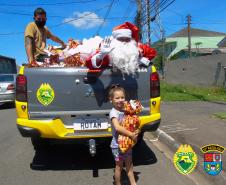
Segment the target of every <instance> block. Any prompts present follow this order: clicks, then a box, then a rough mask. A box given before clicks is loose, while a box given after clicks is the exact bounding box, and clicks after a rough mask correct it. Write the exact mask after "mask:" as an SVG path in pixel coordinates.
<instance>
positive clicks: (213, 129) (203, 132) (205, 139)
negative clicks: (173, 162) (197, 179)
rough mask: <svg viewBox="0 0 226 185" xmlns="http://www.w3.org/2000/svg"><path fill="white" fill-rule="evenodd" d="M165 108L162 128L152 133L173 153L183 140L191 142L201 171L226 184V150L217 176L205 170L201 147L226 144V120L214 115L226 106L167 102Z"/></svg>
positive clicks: (152, 135)
mask: <svg viewBox="0 0 226 185" xmlns="http://www.w3.org/2000/svg"><path fill="white" fill-rule="evenodd" d="M161 109H162V110H161V113H162V122H161V125H160V128H159V130H157V131H156V132H154V133H150V135H151V137H152V138H155V139H156V140H159V141H160V142H162V143H164V144H165V145H167V146H168V147H169V148H170V150H172V152H173V153H175V152H176V151H177V149H178V147H179V145H180V144H189V145H191V146H192V148H193V150H194V151H195V152H196V154H197V155H198V159H199V163H198V166H197V169H198V171H199V172H200V173H202V175H205V176H206V178H208V179H209V180H210V181H213V182H215V183H216V184H221V183H222V182H224V183H223V184H226V174H225V171H226V151H225V152H224V153H223V155H222V161H223V170H222V172H221V173H220V174H219V175H217V176H215V177H213V176H210V175H208V174H206V173H205V172H204V170H203V153H202V152H201V149H200V148H201V147H202V146H204V145H208V144H219V145H221V146H224V147H226V134H225V133H226V121H223V120H220V119H217V118H215V117H214V116H213V114H214V113H216V112H222V111H226V106H225V105H222V104H217V103H208V102H169V103H166V102H163V103H162V107H161ZM155 139H154V140H155ZM154 140H153V141H154ZM215 183H214V184H215Z"/></svg>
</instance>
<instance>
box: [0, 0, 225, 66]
mask: <svg viewBox="0 0 226 185" xmlns="http://www.w3.org/2000/svg"><path fill="white" fill-rule="evenodd" d="M143 1H145V0H143ZM159 1H160V2H162V6H160V14H159V15H160V16H159V19H157V20H158V23H159V24H156V22H151V41H152V42H155V41H157V40H158V39H160V38H161V36H160V29H159V27H158V25H161V28H162V29H164V30H165V35H166V37H167V36H169V35H171V34H172V33H174V32H176V31H179V30H180V29H182V28H184V27H186V26H187V21H186V16H187V15H188V14H190V15H191V27H193V28H199V29H205V30H210V31H217V32H224V33H226V11H225V9H226V1H225V0H223V1H222V0H214V1H213V0H174V1H173V0H159ZM164 1H165V4H164ZM155 2H156V0H150V4H151V5H154V3H155ZM170 2H172V4H170V5H169V6H168V7H166V8H165V6H166V5H167V4H169V3H170ZM37 7H42V8H44V9H45V10H46V12H47V18H48V20H47V23H46V26H47V27H48V28H49V30H50V31H51V32H52V33H53V34H54V35H56V36H58V37H59V38H60V39H62V40H63V41H64V42H67V41H68V39H69V38H73V39H77V40H82V39H84V38H91V37H93V36H95V35H99V36H101V37H105V36H109V35H111V32H112V28H114V27H115V26H117V25H119V24H122V23H124V22H126V21H129V22H133V21H134V17H135V15H136V11H137V6H136V0H63V1H62V0H61V1H60V0H40V1H38V0H17V1H16V0H8V1H5V0H0V16H1V19H0V20H1V24H0V39H1V42H0V55H4V56H9V57H12V58H15V59H16V61H17V64H19V65H21V64H22V63H27V57H26V53H25V48H24V30H25V28H26V25H27V24H28V23H29V22H32V21H33V12H34V10H35V9H36V8H37ZM154 14H155V10H154V8H151V16H153V15H154ZM47 44H51V45H57V43H53V42H52V41H50V40H48V41H47Z"/></svg>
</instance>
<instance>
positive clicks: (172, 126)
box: [161, 122, 198, 133]
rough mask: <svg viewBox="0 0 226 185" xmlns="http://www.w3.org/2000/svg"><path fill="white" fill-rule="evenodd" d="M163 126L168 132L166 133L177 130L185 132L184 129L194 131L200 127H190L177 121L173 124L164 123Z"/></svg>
mask: <svg viewBox="0 0 226 185" xmlns="http://www.w3.org/2000/svg"><path fill="white" fill-rule="evenodd" d="M161 128H162V129H163V130H164V131H165V132H166V133H176V132H184V131H193V130H197V129H198V128H188V127H186V125H184V124H182V123H180V122H176V123H173V124H169V125H163V126H161Z"/></svg>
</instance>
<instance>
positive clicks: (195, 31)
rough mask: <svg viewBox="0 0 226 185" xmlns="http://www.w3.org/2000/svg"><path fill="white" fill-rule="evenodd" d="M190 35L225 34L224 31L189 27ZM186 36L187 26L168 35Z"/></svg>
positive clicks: (208, 35) (214, 35) (211, 35)
mask: <svg viewBox="0 0 226 185" xmlns="http://www.w3.org/2000/svg"><path fill="white" fill-rule="evenodd" d="M190 30H191V36H192V37H216V36H226V33H221V32H215V31H208V30H201V29H196V28H191V29H190ZM187 36H188V28H187V27H186V28H183V29H181V30H179V31H178V32H175V33H173V34H172V35H170V36H168V38H169V37H187Z"/></svg>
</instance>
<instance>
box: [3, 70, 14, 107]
mask: <svg viewBox="0 0 226 185" xmlns="http://www.w3.org/2000/svg"><path fill="white" fill-rule="evenodd" d="M14 101H15V76H14V75H13V74H6V75H2V74H0V103H5V102H14Z"/></svg>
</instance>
